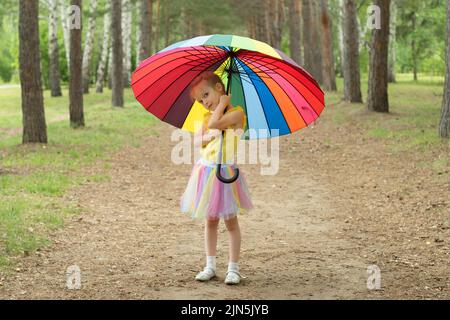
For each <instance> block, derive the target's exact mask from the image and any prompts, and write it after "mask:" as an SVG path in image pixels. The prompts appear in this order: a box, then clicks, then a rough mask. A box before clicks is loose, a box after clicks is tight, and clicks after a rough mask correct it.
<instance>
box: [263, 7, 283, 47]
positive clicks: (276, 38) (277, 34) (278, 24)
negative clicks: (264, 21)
mask: <svg viewBox="0 0 450 320" xmlns="http://www.w3.org/2000/svg"><path fill="white" fill-rule="evenodd" d="M268 4H269V7H268V13H269V19H268V28H267V29H268V31H269V32H270V45H271V46H272V47H274V48H277V49H281V36H282V33H283V26H284V21H285V14H284V0H268Z"/></svg>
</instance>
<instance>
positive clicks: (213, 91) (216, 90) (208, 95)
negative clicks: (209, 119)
mask: <svg viewBox="0 0 450 320" xmlns="http://www.w3.org/2000/svg"><path fill="white" fill-rule="evenodd" d="M195 91H196V97H197V98H196V100H197V101H198V102H200V103H201V104H202V105H203V106H204V107H205V108H206V109H208V110H209V111H214V110H215V109H216V108H217V105H218V104H219V101H220V97H221V96H222V95H223V94H224V93H222V86H221V85H220V83H216V85H215V86H214V87H211V86H210V85H209V84H208V83H207V82H206V80H202V81H201V82H200V83H199V84H198V85H197V86H196V88H195Z"/></svg>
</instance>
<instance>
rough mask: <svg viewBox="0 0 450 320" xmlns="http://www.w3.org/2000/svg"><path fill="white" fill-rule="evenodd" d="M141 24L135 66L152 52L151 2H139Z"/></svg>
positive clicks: (142, 0) (144, 0) (148, 0)
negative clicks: (137, 56) (137, 57)
mask: <svg viewBox="0 0 450 320" xmlns="http://www.w3.org/2000/svg"><path fill="white" fill-rule="evenodd" d="M140 4H141V23H140V27H139V28H138V29H139V30H140V32H139V35H140V37H139V43H140V50H139V51H138V52H139V59H138V63H137V64H136V65H139V63H140V62H141V61H142V60H144V59H146V58H148V57H149V56H150V55H151V50H152V13H153V1H152V0H141V3H140Z"/></svg>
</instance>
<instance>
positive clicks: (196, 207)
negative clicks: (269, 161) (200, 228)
mask: <svg viewBox="0 0 450 320" xmlns="http://www.w3.org/2000/svg"><path fill="white" fill-rule="evenodd" d="M216 166H217V164H216V163H213V162H208V161H207V160H205V159H203V158H200V159H199V160H198V161H197V163H196V164H194V167H193V168H192V172H191V176H190V178H189V181H188V184H187V187H186V190H185V191H184V193H183V195H182V196H181V198H180V207H181V211H182V212H184V213H190V214H191V218H192V219H203V218H206V219H208V220H217V219H220V218H223V219H230V218H233V217H235V216H236V215H237V214H239V213H245V212H247V211H249V210H250V209H253V204H252V201H251V195H250V192H249V190H248V187H247V182H246V180H245V176H244V173H243V172H242V171H239V177H238V178H237V179H236V181H234V182H232V183H223V182H222V181H220V180H219V179H217V177H216V171H217V167H216ZM236 168H237V165H236V164H223V165H222V166H221V168H220V170H221V174H222V177H225V178H230V177H232V176H233V175H234V172H235V170H234V169H236Z"/></svg>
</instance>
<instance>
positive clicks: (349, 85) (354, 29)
mask: <svg viewBox="0 0 450 320" xmlns="http://www.w3.org/2000/svg"><path fill="white" fill-rule="evenodd" d="M343 29H344V30H343V31H344V61H345V64H344V66H345V69H344V87H345V89H344V92H345V100H347V101H350V102H361V103H362V95H361V83H360V82H361V80H360V79H361V78H360V73H359V33H358V23H357V20H356V5H355V1H354V0H344V28H343Z"/></svg>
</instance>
